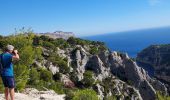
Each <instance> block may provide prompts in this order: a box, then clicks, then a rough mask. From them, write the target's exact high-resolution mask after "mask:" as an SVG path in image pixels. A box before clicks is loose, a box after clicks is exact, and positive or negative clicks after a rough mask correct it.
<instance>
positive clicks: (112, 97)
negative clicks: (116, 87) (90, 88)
mask: <svg viewBox="0 0 170 100" xmlns="http://www.w3.org/2000/svg"><path fill="white" fill-rule="evenodd" d="M104 100H117V97H116V96H108V97H106V98H104Z"/></svg>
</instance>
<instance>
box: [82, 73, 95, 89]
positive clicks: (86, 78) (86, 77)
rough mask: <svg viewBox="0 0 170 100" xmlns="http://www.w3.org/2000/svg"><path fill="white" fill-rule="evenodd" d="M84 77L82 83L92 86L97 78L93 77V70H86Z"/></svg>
mask: <svg viewBox="0 0 170 100" xmlns="http://www.w3.org/2000/svg"><path fill="white" fill-rule="evenodd" d="M83 75H84V78H83V80H82V83H83V84H84V85H85V87H91V86H92V85H93V83H94V82H95V80H94V79H93V72H92V71H86V72H85V73H84V74H83Z"/></svg>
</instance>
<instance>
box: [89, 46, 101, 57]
mask: <svg viewBox="0 0 170 100" xmlns="http://www.w3.org/2000/svg"><path fill="white" fill-rule="evenodd" d="M90 53H91V54H92V55H96V54H98V53H99V50H98V48H97V47H92V48H91V49H90Z"/></svg>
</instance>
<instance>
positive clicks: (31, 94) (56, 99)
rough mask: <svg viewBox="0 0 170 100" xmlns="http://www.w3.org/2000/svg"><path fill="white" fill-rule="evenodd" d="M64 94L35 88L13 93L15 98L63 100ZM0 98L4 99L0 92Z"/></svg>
mask: <svg viewBox="0 0 170 100" xmlns="http://www.w3.org/2000/svg"><path fill="white" fill-rule="evenodd" d="M64 97H65V95H58V94H56V93H55V92H54V91H52V90H50V91H38V90H36V89H32V88H29V89H26V90H25V91H24V92H23V93H15V100H64ZM0 100H5V99H4V94H0Z"/></svg>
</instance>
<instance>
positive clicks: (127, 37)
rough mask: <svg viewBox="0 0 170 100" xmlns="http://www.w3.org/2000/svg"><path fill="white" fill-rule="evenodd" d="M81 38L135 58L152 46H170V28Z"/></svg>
mask: <svg viewBox="0 0 170 100" xmlns="http://www.w3.org/2000/svg"><path fill="white" fill-rule="evenodd" d="M81 38H83V39H87V40H93V41H102V42H104V43H105V44H106V46H107V47H108V48H109V49H110V50H111V51H119V52H122V53H128V55H129V56H130V57H132V58H135V57H136V56H137V54H138V53H139V52H141V51H142V50H143V49H145V48H147V47H149V46H150V45H157V44H158V45H159V44H170V27H161V28H152V29H142V30H133V31H126V32H113V33H105V34H102V35H94V36H86V37H81Z"/></svg>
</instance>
